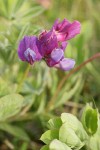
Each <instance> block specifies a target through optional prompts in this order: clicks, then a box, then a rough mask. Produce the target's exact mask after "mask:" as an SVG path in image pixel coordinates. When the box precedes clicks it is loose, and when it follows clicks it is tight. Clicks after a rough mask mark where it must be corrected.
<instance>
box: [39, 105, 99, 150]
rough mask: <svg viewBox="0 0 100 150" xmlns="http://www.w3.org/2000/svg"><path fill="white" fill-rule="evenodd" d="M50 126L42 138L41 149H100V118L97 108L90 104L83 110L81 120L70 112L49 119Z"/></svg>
mask: <svg viewBox="0 0 100 150" xmlns="http://www.w3.org/2000/svg"><path fill="white" fill-rule="evenodd" d="M48 128H49V130H47V131H46V132H45V133H44V134H42V136H41V138H40V140H41V141H43V142H44V143H45V146H43V147H42V148H41V150H80V149H82V150H99V149H100V141H99V138H100V120H99V113H98V110H97V109H93V108H92V107H91V106H90V105H89V104H87V105H86V107H85V108H84V110H83V113H82V117H81V121H79V120H78V118H77V117H76V116H74V115H72V114H70V113H62V114H61V116H60V117H55V118H52V119H50V120H49V121H48Z"/></svg>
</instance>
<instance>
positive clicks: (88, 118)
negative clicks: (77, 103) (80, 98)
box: [82, 104, 99, 135]
mask: <svg viewBox="0 0 100 150" xmlns="http://www.w3.org/2000/svg"><path fill="white" fill-rule="evenodd" d="M98 121H99V114H98V110H97V109H93V108H92V107H90V106H89V104H87V106H86V107H85V109H84V112H83V114H82V123H83V126H84V128H85V129H86V131H87V133H88V134H90V135H93V134H95V133H96V131H97V129H98Z"/></svg>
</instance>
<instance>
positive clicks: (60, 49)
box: [18, 19, 81, 71]
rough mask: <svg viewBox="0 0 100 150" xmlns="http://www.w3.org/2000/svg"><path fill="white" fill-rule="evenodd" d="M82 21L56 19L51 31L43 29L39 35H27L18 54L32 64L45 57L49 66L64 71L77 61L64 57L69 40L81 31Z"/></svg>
mask: <svg viewBox="0 0 100 150" xmlns="http://www.w3.org/2000/svg"><path fill="white" fill-rule="evenodd" d="M80 27H81V25H80V23H79V22H78V21H74V22H73V23H70V22H69V21H68V20H66V19H64V20H63V21H62V22H59V20H56V21H55V23H54V25H53V27H52V28H51V30H49V31H46V30H45V31H43V32H42V33H41V34H40V35H39V37H36V36H25V37H24V38H23V39H22V40H21V41H20V43H19V47H18V56H19V58H20V59H21V60H22V61H27V62H28V63H30V64H31V65H32V64H33V63H34V62H35V61H40V60H41V59H44V60H45V62H46V64H47V65H48V66H49V67H56V68H60V69H62V70H64V71H67V70H70V69H72V68H73V67H74V65H75V61H74V60H73V59H70V58H65V57H64V51H65V49H66V46H67V44H68V43H67V41H68V40H69V39H71V38H73V37H75V36H76V35H77V34H79V33H80Z"/></svg>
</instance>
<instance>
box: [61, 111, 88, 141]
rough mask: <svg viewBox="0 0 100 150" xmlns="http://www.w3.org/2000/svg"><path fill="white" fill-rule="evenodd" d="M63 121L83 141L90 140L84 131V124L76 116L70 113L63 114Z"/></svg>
mask: <svg viewBox="0 0 100 150" xmlns="http://www.w3.org/2000/svg"><path fill="white" fill-rule="evenodd" d="M61 120H62V122H63V123H66V124H67V126H68V127H70V128H71V129H73V130H74V132H75V133H76V134H77V136H78V137H79V138H80V139H81V141H86V140H87V139H88V135H87V133H86V131H85V130H84V128H83V125H82V123H81V122H80V121H79V120H78V119H77V118H76V116H74V115H72V114H70V113H62V114H61Z"/></svg>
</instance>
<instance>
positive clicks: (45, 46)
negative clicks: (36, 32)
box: [39, 30, 58, 57]
mask: <svg viewBox="0 0 100 150" xmlns="http://www.w3.org/2000/svg"><path fill="white" fill-rule="evenodd" d="M39 42H40V52H41V55H42V56H43V57H44V56H47V55H49V54H51V52H52V51H53V50H54V49H55V48H57V47H58V41H57V37H56V35H55V32H54V31H53V30H51V31H48V32H47V31H44V32H42V33H41V34H40V36H39Z"/></svg>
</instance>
